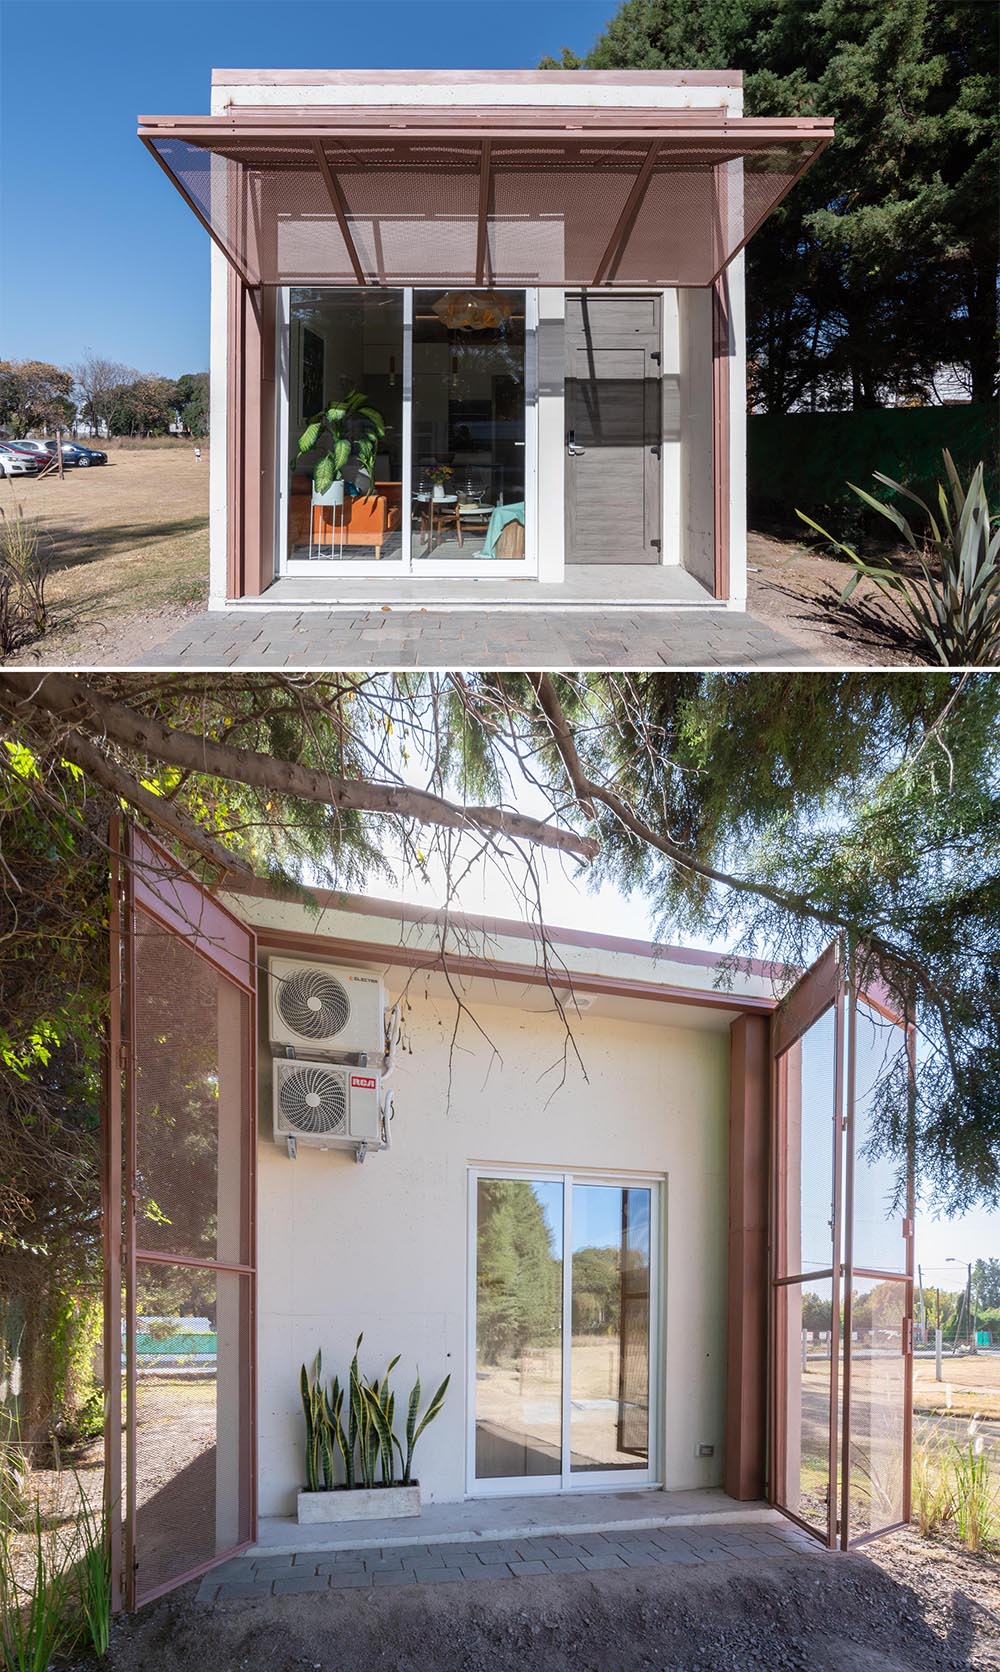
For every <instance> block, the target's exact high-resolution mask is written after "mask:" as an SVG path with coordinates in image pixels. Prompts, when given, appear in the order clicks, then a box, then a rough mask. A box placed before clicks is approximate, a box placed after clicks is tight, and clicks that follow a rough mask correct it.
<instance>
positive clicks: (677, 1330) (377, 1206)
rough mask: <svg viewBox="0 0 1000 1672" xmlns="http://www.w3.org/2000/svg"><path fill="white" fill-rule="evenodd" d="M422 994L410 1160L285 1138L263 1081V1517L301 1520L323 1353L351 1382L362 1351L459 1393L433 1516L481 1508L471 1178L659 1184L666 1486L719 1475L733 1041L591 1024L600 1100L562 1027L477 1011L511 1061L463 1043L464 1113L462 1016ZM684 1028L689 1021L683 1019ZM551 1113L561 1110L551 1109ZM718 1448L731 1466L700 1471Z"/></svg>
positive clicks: (431, 1458) (434, 1447)
mask: <svg viewBox="0 0 1000 1672" xmlns="http://www.w3.org/2000/svg"><path fill="white" fill-rule="evenodd" d="M424 985H425V984H424V982H423V979H422V978H417V979H416V980H415V981H414V982H413V983H412V984H411V988H410V997H411V1001H412V1004H411V1008H410V1010H409V1013H408V1023H407V1031H408V1039H409V1044H410V1046H411V1047H412V1050H408V1051H407V1052H405V1053H403V1054H402V1055H401V1057H400V1062H399V1067H398V1069H397V1071H396V1073H395V1075H394V1077H393V1082H392V1083H393V1085H394V1088H395V1105H396V1118H395V1121H394V1123H393V1142H392V1148H391V1150H390V1151H388V1152H386V1153H382V1154H379V1155H375V1156H372V1157H369V1159H368V1160H367V1161H366V1162H365V1164H364V1165H363V1166H358V1165H357V1164H356V1163H355V1162H354V1160H353V1159H352V1157H351V1156H350V1155H345V1154H341V1153H335V1152H329V1151H315V1150H314V1151H308V1150H305V1149H300V1151H299V1156H298V1159H297V1160H296V1161H294V1162H292V1161H290V1160H289V1159H288V1157H287V1154H286V1153H285V1151H284V1149H282V1148H280V1147H278V1146H277V1145H275V1143H274V1142H273V1140H272V1138H271V1135H270V1132H271V1101H270V1097H271V1093H270V1059H269V1054H268V1052H267V1049H266V1047H265V1048H264V1049H263V1051H262V1061H261V1076H260V1078H261V1136H260V1145H259V1169H260V1170H259V1184H258V1263H259V1301H258V1319H259V1323H258V1331H259V1358H258V1362H259V1417H260V1430H259V1459H260V1461H259V1489H260V1512H261V1514H263V1515H285V1514H289V1513H291V1512H292V1510H293V1505H294V1494H295V1489H296V1487H297V1486H298V1485H299V1484H300V1476H301V1472H302V1470H301V1444H302V1419H301V1414H300V1406H299V1398H298V1386H297V1380H298V1373H299V1367H300V1365H301V1364H302V1362H303V1361H307V1362H310V1363H311V1361H312V1359H313V1356H314V1355H315V1353H316V1350H317V1348H319V1347H322V1349H323V1359H324V1367H325V1369H326V1370H327V1372H328V1373H329V1372H332V1371H333V1370H334V1369H339V1370H340V1372H341V1374H343V1372H344V1370H345V1369H346V1367H347V1364H348V1362H349V1360H350V1356H351V1350H352V1347H353V1343H354V1339H355V1337H356V1335H357V1334H358V1332H359V1331H361V1330H364V1332H365V1342H364V1349H363V1362H364V1366H365V1367H366V1368H367V1370H368V1371H369V1372H371V1373H379V1372H380V1371H381V1369H382V1368H384V1365H385V1364H386V1363H387V1362H388V1360H389V1358H390V1357H392V1356H393V1355H394V1354H396V1353H401V1354H402V1361H401V1363H400V1365H399V1367H398V1370H397V1372H396V1380H397V1384H398V1386H399V1387H400V1388H401V1389H404V1388H405V1389H408V1387H409V1381H410V1378H411V1377H412V1374H413V1372H414V1370H415V1368H416V1366H418V1365H419V1367H420V1371H421V1376H422V1378H423V1381H424V1385H425V1387H427V1386H428V1385H431V1386H433V1385H436V1384H437V1381H438V1380H440V1378H441V1377H442V1376H443V1375H444V1374H445V1373H446V1372H447V1371H450V1372H451V1374H452V1385H451V1388H450V1390H449V1394H448V1398H447V1401H446V1404H445V1408H444V1411H443V1413H442V1415H441V1416H440V1417H439V1418H438V1420H437V1421H436V1422H435V1423H434V1424H433V1425H432V1427H431V1428H430V1429H428V1430H427V1432H426V1434H425V1435H424V1437H423V1439H422V1441H421V1446H420V1452H419V1469H418V1473H419V1475H420V1478H421V1481H422V1483H423V1490H424V1495H425V1497H426V1498H427V1499H430V1500H436V1501H442V1502H448V1501H457V1500H460V1499H461V1498H463V1497H464V1496H465V1491H466V1478H465V1469H466V1434H467V1429H466V1423H467V1390H466V1351H467V1336H466V1327H467V1318H466V1311H467V1299H466V1297H467V1280H468V1270H467V1232H468V1227H467V1192H468V1168H469V1166H470V1164H473V1163H498V1164H499V1163H503V1164H506V1165H512V1164H516V1165H528V1166H540V1167H550V1168H581V1169H583V1168H589V1169H595V1170H601V1171H606V1172H611V1173H615V1174H621V1173H629V1172H636V1173H642V1174H650V1173H652V1174H656V1175H662V1177H663V1180H664V1184H663V1209H664V1235H663V1248H662V1255H663V1260H662V1275H663V1289H662V1293H663V1298H664V1307H663V1313H664V1319H663V1322H664V1328H663V1333H662V1335H661V1344H662V1359H663V1370H664V1380H663V1398H662V1401H661V1409H660V1420H659V1436H658V1438H659V1445H660V1463H661V1468H662V1478H663V1479H664V1482H665V1484H666V1485H667V1486H669V1487H674V1488H680V1487H692V1486H706V1485H713V1484H717V1483H719V1482H720V1481H721V1474H722V1440H723V1395H724V1334H725V1278H726V1236H727V1208H726V1202H727V1179H726V1167H727V1136H726V1133H727V1110H728V1061H729V1058H728V1049H729V1046H728V1029H727V1027H726V1026H725V1025H724V1024H723V1023H722V1022H721V1020H720V1021H719V1022H717V1023H715V1024H714V1025H713V1026H712V1027H711V1028H707V1027H705V1026H704V1025H703V1019H702V1025H693V1026H691V1027H683V1026H682V1027H677V1026H659V1025H653V1024H651V1023H648V1022H634V1021H626V1020H622V1019H619V1018H617V1017H602V1016H588V1015H584V1016H582V1017H580V1018H577V1019H576V1020H575V1021H574V1032H575V1034H576V1036H577V1039H578V1042H579V1045H580V1048H581V1051H582V1054H583V1057H584V1062H585V1066H586V1071H587V1076H588V1081H587V1082H584V1079H583V1076H582V1074H581V1072H580V1070H579V1069H578V1068H577V1067H575V1066H574V1065H573V1064H572V1063H571V1064H570V1066H569V1069H568V1074H567V1082H566V1085H565V1086H564V1087H563V1088H562V1089H561V1090H555V1091H554V1087H555V1085H556V1084H557V1082H558V1079H559V1073H560V1070H559V1067H558V1065H559V1064H560V1062H561V1058H562V1042H563V1035H562V1029H561V1025H560V1023H559V1020H558V1017H557V1016H556V1015H555V1014H554V1013H553V1012H551V1011H550V1012H548V1013H547V1014H539V1013H537V1012H535V1013H527V1012H525V1011H522V1010H519V1009H517V1008H511V1007H509V1006H508V1005H506V1004H483V1005H481V1006H480V1007H478V1008H477V1016H478V1019H479V1020H480V1021H481V1022H482V1024H483V1026H484V1028H485V1029H486V1031H487V1032H488V1034H489V1036H490V1038H491V1040H492V1041H493V1042H494V1043H495V1045H496V1046H497V1048H498V1050H499V1052H500V1053H501V1055H502V1058H503V1062H502V1063H499V1062H497V1061H495V1060H494V1061H493V1063H492V1065H491V1063H490V1051H489V1047H488V1046H487V1044H486V1043H485V1041H483V1040H482V1039H481V1038H480V1037H479V1036H477V1034H476V1032H475V1030H474V1028H473V1027H472V1026H471V1025H469V1024H464V1025H463V1027H462V1030H461V1035H460V1048H459V1050H458V1051H457V1052H456V1054H455V1058H454V1064H453V1077H452V1082H451V1092H450V1099H449V1086H448V1076H449V1070H448V1042H449V1039H450V1036H451V1032H452V1027H453V1024H454V1017H455V1010H454V1003H453V1001H452V1000H450V998H448V997H447V996H443V997H440V998H438V997H430V996H424V992H423V989H424ZM673 1014H675V1015H676V1012H673ZM550 1094H551V1101H547V1100H548V1099H549V1098H550ZM699 1441H708V1442H710V1443H712V1444H714V1446H715V1456H714V1458H712V1459H710V1460H699V1459H697V1458H696V1457H695V1448H696V1445H697V1444H698V1442H699Z"/></svg>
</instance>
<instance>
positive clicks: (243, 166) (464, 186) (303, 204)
mask: <svg viewBox="0 0 1000 1672" xmlns="http://www.w3.org/2000/svg"><path fill="white" fill-rule="evenodd" d="M608 116H609V126H611V125H613V124H612V122H611V118H613V116H614V112H609V113H608ZM263 120H264V119H263V118H262V125H263ZM741 123H742V119H736V120H733V121H730V122H728V123H726V124H719V129H720V131H719V133H718V134H717V135H711V136H709V137H707V138H693V137H692V136H691V135H687V136H685V135H681V136H680V137H678V136H677V135H676V134H674V135H672V134H671V133H670V132H669V131H668V130H664V131H663V132H662V133H660V134H656V135H651V134H650V133H648V132H647V133H637V134H635V135H632V134H626V135H624V136H622V135H620V134H619V135H612V136H611V137H607V136H605V135H602V134H600V133H595V132H593V131H588V132H586V133H583V134H580V135H579V136H576V135H573V136H570V137H562V136H556V137H553V136H552V135H551V134H549V135H538V134H535V133H533V132H531V131H530V130H526V131H525V133H524V134H523V136H521V135H520V134H517V135H514V136H513V137H512V136H511V135H510V134H506V135H503V134H500V133H498V134H497V136H496V137H490V136H488V135H483V134H481V133H480V132H476V133H475V134H466V133H463V132H461V131H456V133H455V136H454V138H453V139H452V138H446V137H441V136H440V135H433V136H431V135H428V136H427V137H419V136H415V135H412V134H400V133H399V132H393V131H391V130H390V131H385V132H383V131H365V132H361V133H359V134H358V135H357V136H353V135H352V136H349V137H347V138H345V137H343V135H336V134H323V133H322V131H321V129H320V128H317V129H314V130H313V131H311V132H310V131H305V130H304V128H303V125H301V124H300V125H299V126H289V127H288V129H287V131H285V132H281V131H277V132H274V133H261V134H258V133H254V132H253V131H252V128H251V126H250V124H249V123H246V122H243V123H242V124H240V127H241V128H242V131H233V129H231V128H230V129H227V128H225V127H222V128H220V129H219V130H218V131H217V132H211V133H208V134H206V133H203V132H202V130H203V129H204V128H205V126H206V124H205V123H204V122H200V123H199V124H198V130H199V132H198V138H197V141H196V140H195V139H194V138H193V137H192V138H183V137H181V136H180V135H169V136H168V135H159V134H156V133H154V132H153V131H152V130H151V129H146V130H143V132H144V134H145V136H146V137H147V139H148V142H149V143H150V145H151V147H152V148H153V149H154V150H155V152H156V154H157V155H158V157H159V159H160V161H161V162H162V163H163V165H164V167H165V168H166V169H167V171H168V172H169V173H170V175H171V176H172V177H173V179H174V181H175V183H176V184H177V185H178V186H179V187H180V189H181V190H182V191H183V193H184V195H185V196H186V197H187V198H188V200H189V201H190V202H191V203H192V204H193V205H194V207H195V208H196V209H197V211H198V212H199V214H200V215H201V216H202V218H203V219H204V220H205V221H206V223H207V224H208V225H209V227H210V228H211V230H212V232H213V233H214V234H215V236H216V238H217V239H218V240H219V242H220V244H221V245H222V246H223V247H224V249H225V250H226V253H227V254H228V255H229V257H230V259H231V260H233V261H234V263H235V265H236V266H237V267H239V268H240V269H241V270H242V271H243V273H244V276H245V277H246V278H247V279H248V280H249V281H250V282H251V283H254V284H281V283H290V282H300V281H305V280H309V281H314V282H317V283H328V284H340V283H346V284H353V283H357V282H358V279H359V276H363V280H364V282H367V283H371V284H395V285H399V284H425V283H440V284H455V285H462V284H474V283H477V282H478V283H484V282H485V283H490V284H495V285H524V284H538V285H553V286H577V285H593V284H595V283H604V284H612V285H628V286H632V287H635V286H636V285H647V286H673V285H682V286H700V285H708V284H710V283H711V282H712V280H713V279H714V278H715V277H716V275H717V274H718V273H719V271H720V270H721V269H722V267H724V266H725V264H726V263H727V262H728V261H729V260H731V259H732V256H733V255H734V254H735V252H736V251H737V250H738V249H739V248H740V246H741V245H742V244H743V243H744V242H745V240H746V238H747V237H749V236H750V234H751V233H752V232H753V230H754V229H755V228H756V227H757V226H758V225H759V224H760V222H761V221H762V220H763V219H764V217H765V216H766V215H767V214H769V213H770V211H771V209H772V208H773V207H774V206H775V204H776V203H778V202H779V201H780V200H781V198H782V197H783V196H784V195H785V192H786V191H787V190H788V188H789V186H790V185H791V183H792V181H793V180H794V178H795V177H796V175H797V174H798V173H799V171H800V170H801V168H802V167H803V166H804V165H805V164H806V163H807V162H808V161H809V160H810V158H811V157H812V156H813V155H814V154H815V153H816V152H817V150H818V149H820V148H821V146H822V144H823V143H825V141H826V139H827V138H828V137H829V135H828V134H817V133H813V132H809V131H806V132H789V135H788V137H787V139H786V138H781V139H780V140H778V139H770V140H766V139H763V138H762V137H761V136H760V133H759V129H758V131H755V132H748V133H746V135H745V136H744V135H743V134H742V132H741ZM748 127H749V128H750V129H754V127H755V125H754V123H752V122H751V123H749V124H748ZM791 127H792V128H793V129H794V128H795V124H794V123H793V124H791ZM486 139H488V141H489V155H488V166H487V168H486V169H485V170H484V167H483V158H484V141H485V140H486ZM654 148H655V149H654ZM484 252H485V261H483V259H482V256H483V253H484Z"/></svg>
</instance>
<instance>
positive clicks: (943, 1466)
mask: <svg viewBox="0 0 1000 1672" xmlns="http://www.w3.org/2000/svg"><path fill="white" fill-rule="evenodd" d="M912 1479H913V1504H912V1516H913V1519H914V1521H916V1523H917V1527H918V1530H919V1532H920V1535H921V1537H922V1538H931V1537H933V1535H934V1534H935V1533H939V1532H940V1531H941V1530H942V1528H943V1527H944V1525H945V1522H946V1521H949V1520H950V1519H951V1516H952V1514H953V1512H954V1508H955V1480H954V1469H953V1466H952V1459H951V1456H950V1455H949V1451H948V1448H947V1447H946V1446H945V1444H944V1443H943V1442H942V1441H941V1440H940V1439H939V1438H932V1439H930V1440H924V1441H920V1442H918V1443H917V1444H915V1445H914V1448H913V1475H912Z"/></svg>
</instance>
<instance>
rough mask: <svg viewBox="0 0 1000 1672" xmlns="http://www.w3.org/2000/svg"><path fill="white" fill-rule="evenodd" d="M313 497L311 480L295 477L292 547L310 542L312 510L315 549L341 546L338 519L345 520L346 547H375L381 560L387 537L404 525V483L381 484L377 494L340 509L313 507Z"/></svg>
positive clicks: (356, 500)
mask: <svg viewBox="0 0 1000 1672" xmlns="http://www.w3.org/2000/svg"><path fill="white" fill-rule="evenodd" d="M311 493H312V490H311V486H310V481H309V477H308V476H299V475H296V476H295V477H294V478H293V480H292V520H293V526H292V545H293V546H294V545H298V544H300V543H302V544H305V543H306V542H307V541H308V539H309V512H310V510H311V511H312V519H313V526H312V539H313V544H314V545H319V544H321V543H322V544H323V545H329V544H330V543H331V541H332V542H333V543H334V544H336V543H337V542H339V540H340V532H341V531H340V527H339V518H340V517H341V516H342V517H343V519H344V529H343V534H344V545H345V546H372V547H373V548H374V551H375V556H376V558H380V557H381V556H382V547H383V545H384V544H385V541H386V537H387V536H388V535H389V534H391V533H392V532H393V531H394V530H395V529H397V528H399V527H400V526H401V524H402V520H403V517H402V493H403V484H402V483H401V482H379V483H378V487H377V491H376V492H375V493H373V494H368V495H367V496H365V497H363V498H362V497H359V498H357V499H352V498H351V497H350V496H348V497H346V498H345V500H344V503H343V506H342V507H339V508H338V507H335V506H333V505H311V503H310V501H311ZM303 513H304V516H303Z"/></svg>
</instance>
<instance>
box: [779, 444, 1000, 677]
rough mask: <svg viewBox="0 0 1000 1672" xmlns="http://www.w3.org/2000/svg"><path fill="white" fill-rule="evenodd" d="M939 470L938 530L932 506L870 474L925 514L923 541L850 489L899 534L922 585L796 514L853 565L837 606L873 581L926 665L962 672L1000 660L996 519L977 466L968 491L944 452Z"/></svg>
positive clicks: (898, 517) (896, 513) (896, 515)
mask: <svg viewBox="0 0 1000 1672" xmlns="http://www.w3.org/2000/svg"><path fill="white" fill-rule="evenodd" d="M944 463H945V470H946V472H947V475H948V488H949V490H950V496H951V497H950V501H949V494H948V492H946V491H945V489H944V487H943V486H941V485H940V484H939V486H938V505H939V515H940V524H939V522H938V520H937V518H936V517H935V515H934V513H933V511H932V510H931V508H930V506H929V505H927V504H925V502H924V501H923V500H922V499H920V498H919V497H918V496H917V495H916V494H915V493H913V492H911V490H910V489H909V488H904V487H903V486H902V484H901V483H899V482H894V481H893V480H892V478H891V477H889V476H883V475H882V473H881V471H875V473H874V474H875V480H876V481H877V482H881V483H882V485H883V486H884V487H887V488H890V489H891V490H892V491H893V493H899V494H902V495H903V496H904V498H906V499H909V500H912V501H913V503H914V505H918V506H919V507H920V509H921V511H923V512H924V515H925V516H926V518H927V524H928V533H927V534H926V535H924V536H923V537H922V538H918V536H917V535H916V534H915V533H914V531H913V528H912V527H911V525H910V523H909V521H908V519H907V518H906V517H904V516H903V513H902V512H901V511H900V510H899V509H898V507H897V506H895V505H891V504H886V503H885V501H884V500H881V499H875V498H874V497H873V495H872V494H870V493H866V492H865V490H864V489H863V488H856V487H855V486H854V484H853V483H851V484H849V485H850V487H851V489H852V491H853V492H854V493H856V494H857V496H858V498H859V499H860V500H862V501H863V503H864V504H865V505H868V506H869V507H870V508H871V509H872V510H874V511H877V512H878V513H879V515H880V516H883V517H885V519H886V521H887V522H891V523H892V524H893V526H894V527H895V528H897V529H898V530H899V532H900V534H901V535H902V536H903V539H904V540H905V541H906V544H907V545H908V546H909V548H910V550H911V551H912V552H913V553H914V555H915V557H916V561H917V565H918V568H919V571H920V577H921V580H922V582H923V585H922V586H918V585H914V584H913V582H912V581H911V580H910V578H909V576H908V575H907V573H906V570H905V569H904V568H903V567H902V565H901V564H900V563H899V562H898V561H897V562H896V563H895V564H892V565H889V564H877V563H869V562H867V561H866V560H865V559H864V558H863V557H859V556H858V553H857V552H856V551H855V550H854V548H853V547H852V546H847V545H844V543H843V542H842V541H840V540H837V539H835V538H834V536H833V535H832V534H828V533H827V532H826V529H824V528H820V526H819V524H818V523H816V522H813V520H812V518H811V517H807V516H806V515H805V513H804V512H803V511H800V512H799V513H798V515H799V516H800V517H801V518H802V521H803V522H804V523H807V524H808V525H809V527H810V528H814V529H815V530H816V532H817V534H822V536H823V538H824V540H829V541H830V543H831V545H833V546H835V547H836V548H837V550H838V551H841V552H843V553H844V555H845V557H847V558H849V559H850V561H851V563H852V564H853V565H854V570H855V572H854V574H853V575H852V576H851V579H850V580H849V581H848V583H847V585H846V586H845V588H844V590H843V593H842V594H841V598H842V600H846V599H847V598H849V597H850V596H851V593H852V592H853V591H854V589H855V587H856V586H857V585H858V582H859V581H861V580H870V581H871V582H872V583H873V585H875V586H876V587H878V589H879V591H881V592H883V593H884V594H886V595H887V596H888V597H889V598H890V599H892V600H893V601H895V602H898V604H899V605H900V607H901V609H902V612H903V616H904V620H905V622H906V625H907V626H908V628H909V629H910V631H911V633H912V635H913V637H914V639H915V641H916V643H917V645H918V646H919V649H920V651H921V653H922V654H923V656H924V658H925V660H926V661H929V662H935V663H943V664H944V665H945V666H946V667H960V668H966V667H980V666H982V665H983V664H984V663H989V664H991V665H995V663H996V662H997V660H998V659H1000V516H994V517H991V515H990V507H989V501H988V499H987V497H986V489H985V487H984V486H983V466H982V465H981V464H979V465H977V467H976V469H975V471H974V472H973V476H972V480H971V481H970V483H969V485H968V487H963V486H962V483H961V482H960V480H959V477H958V472H957V471H956V469H955V466H954V463H953V462H952V457H951V454H950V453H949V452H948V451H947V449H945V454H944Z"/></svg>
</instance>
